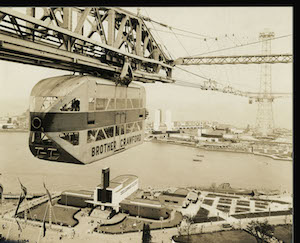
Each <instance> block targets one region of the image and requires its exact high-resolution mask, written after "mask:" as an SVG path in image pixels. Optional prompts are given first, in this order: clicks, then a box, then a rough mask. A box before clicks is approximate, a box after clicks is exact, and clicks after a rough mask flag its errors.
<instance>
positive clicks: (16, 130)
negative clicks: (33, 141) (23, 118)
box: [0, 129, 29, 133]
mask: <svg viewBox="0 0 300 243" xmlns="http://www.w3.org/2000/svg"><path fill="white" fill-rule="evenodd" d="M13 132H22V133H27V132H29V130H25V129H0V133H13Z"/></svg>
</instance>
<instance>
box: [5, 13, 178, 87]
mask: <svg viewBox="0 0 300 243" xmlns="http://www.w3.org/2000/svg"><path fill="white" fill-rule="evenodd" d="M0 59H1V60H6V61H13V62H21V63H25V64H32V65H37V66H44V67H50V68H56V69H62V70H68V71H74V72H80V73H89V74H93V75H96V76H105V77H107V76H108V77H112V79H113V80H114V79H115V80H119V79H120V76H121V75H124V76H125V77H126V75H127V76H128V73H130V71H132V73H133V75H134V80H135V81H141V82H155V81H161V82H168V83H170V82H174V80H173V79H172V66H171V65H169V58H168V57H167V56H166V55H165V53H164V52H163V51H162V49H161V48H160V46H159V44H158V43H157V42H156V41H155V39H154V38H153V36H152V35H151V33H150V31H149V30H148V28H147V26H146V24H145V22H144V20H143V19H142V18H140V17H139V16H137V15H135V14H132V13H130V12H128V11H125V10H122V9H119V8H108V7H99V8H48V7H47V8H46V7H45V8H26V13H21V12H19V11H16V10H13V9H11V8H0ZM127 68H128V69H129V68H130V69H131V70H128V72H127V70H125V72H124V69H127Z"/></svg>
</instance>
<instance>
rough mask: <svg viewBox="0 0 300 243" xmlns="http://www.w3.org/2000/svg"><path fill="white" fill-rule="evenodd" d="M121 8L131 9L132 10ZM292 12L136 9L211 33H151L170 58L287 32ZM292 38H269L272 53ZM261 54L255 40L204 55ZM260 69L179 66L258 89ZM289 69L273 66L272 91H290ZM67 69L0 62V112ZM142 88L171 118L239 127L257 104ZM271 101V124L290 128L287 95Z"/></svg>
mask: <svg viewBox="0 0 300 243" xmlns="http://www.w3.org/2000/svg"><path fill="white" fill-rule="evenodd" d="M126 9H128V10H130V11H132V12H135V13H136V8H126ZM292 12H293V9H292V8H291V7H147V8H144V7H142V8H141V14H142V15H145V16H147V15H149V16H150V17H151V18H152V19H153V20H156V21H158V22H162V23H164V24H167V25H169V26H172V27H175V28H179V29H184V30H187V31H191V32H196V33H199V34H202V35H205V36H209V37H214V38H208V39H207V41H204V40H203V39H201V38H200V37H199V36H198V37H197V38H188V37H184V36H181V35H179V34H184V35H189V36H191V34H187V33H184V32H178V31H176V33H177V38H178V39H179V40H178V39H177V38H176V37H175V36H174V35H173V34H170V33H165V32H161V31H157V32H155V31H153V34H154V35H155V37H156V38H157V40H158V42H159V43H161V44H162V45H164V46H166V47H167V50H168V51H169V52H170V53H171V54H172V57H173V58H177V57H182V56H189V55H197V54H202V53H205V52H208V51H214V50H219V49H223V48H227V47H231V46H236V45H239V44H246V43H250V42H254V41H258V35H259V33H260V32H263V31H264V30H265V29H269V30H271V31H273V32H275V37H278V36H284V35H292V34H293V15H292ZM148 27H150V28H153V25H152V24H148ZM154 27H155V29H157V30H163V31H169V32H170V31H171V30H169V29H166V28H162V27H160V26H157V25H154ZM157 33H158V35H157ZM194 37H196V36H195V35H194ZM215 38H217V39H218V40H217V41H216V40H215ZM292 40H293V36H290V37H286V38H280V39H277V40H274V41H273V42H272V53H274V54H276V53H292V52H293V46H292ZM182 46H184V47H182ZM260 53H261V45H260V44H255V45H249V46H246V47H239V48H234V49H231V50H229V51H222V52H220V51H219V52H214V53H210V54H207V55H233V54H260ZM260 67H261V66H260V65H255V64H253V65H227V66H217V65H215V66H196V67H195V66H194V67H186V66H185V67H184V68H185V69H187V70H190V71H192V72H195V73H198V74H199V75H201V76H204V77H207V78H211V79H213V80H216V81H218V82H220V83H222V84H231V85H232V86H234V87H236V88H240V89H242V90H248V91H256V92H258V91H259V77H260ZM292 68H293V66H292V64H274V65H272V88H273V91H274V92H292V91H293V69H292ZM66 73H68V72H64V71H59V70H55V69H48V68H41V67H35V66H30V65H24V64H17V63H10V62H4V61H0V116H1V115H3V114H7V113H10V114H18V113H20V112H22V111H24V110H25V109H26V108H27V107H28V100H29V94H30V91H31V89H32V87H33V86H34V85H35V84H36V83H37V82H38V81H39V80H41V79H43V78H46V77H51V76H56V75H61V74H66ZM173 77H174V78H175V79H180V80H186V81H189V82H202V81H203V80H202V79H200V78H197V77H195V76H192V75H188V74H187V73H185V72H182V71H179V70H178V69H175V70H174V73H173ZM146 90H147V105H148V108H149V110H150V116H152V115H153V109H158V108H161V109H163V110H164V111H165V110H166V109H170V110H171V111H172V116H173V120H216V121H219V122H224V123H233V124H235V125H242V126H246V125H247V124H250V125H253V124H254V123H255V119H256V108H257V105H256V104H252V105H249V104H248V100H247V99H246V98H243V97H237V96H232V95H228V94H222V93H216V92H211V91H201V90H198V89H193V88H187V87H179V86H171V85H166V84H165V85H163V84H159V83H156V84H151V85H150V84H149V85H146ZM273 104H274V105H273V109H274V119H275V126H280V127H286V128H292V98H285V99H277V100H275V102H274V103H273Z"/></svg>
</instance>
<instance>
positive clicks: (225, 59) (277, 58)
mask: <svg viewBox="0 0 300 243" xmlns="http://www.w3.org/2000/svg"><path fill="white" fill-rule="evenodd" d="M291 62H293V56H292V55H291V54H278V55H276V54H272V55H238V56H207V57H205V56H201V57H181V58H178V59H176V60H175V61H174V64H175V65H224V64H263V63H269V64H274V63H291Z"/></svg>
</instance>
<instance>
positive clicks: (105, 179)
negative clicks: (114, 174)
mask: <svg viewBox="0 0 300 243" xmlns="http://www.w3.org/2000/svg"><path fill="white" fill-rule="evenodd" d="M107 187H109V168H108V167H106V168H104V169H102V190H101V194H102V195H101V199H102V200H101V202H103V203H105V202H106V199H107V195H106V194H107V193H106V188H107Z"/></svg>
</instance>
